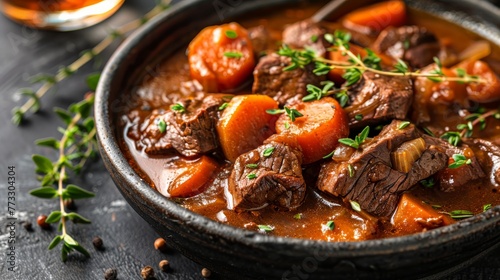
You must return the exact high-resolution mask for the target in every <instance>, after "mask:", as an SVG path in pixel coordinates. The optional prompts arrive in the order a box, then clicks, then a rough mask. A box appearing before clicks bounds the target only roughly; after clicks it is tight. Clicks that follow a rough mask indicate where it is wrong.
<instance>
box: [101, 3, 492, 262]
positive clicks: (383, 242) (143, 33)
mask: <svg viewBox="0 0 500 280" xmlns="http://www.w3.org/2000/svg"><path fill="white" fill-rule="evenodd" d="M201 1H204V0H183V1H180V2H179V3H177V4H175V5H173V6H172V7H171V8H170V9H168V10H167V11H165V12H163V13H162V14H161V15H159V16H157V17H155V18H154V19H152V20H150V21H149V22H147V23H146V24H145V25H143V26H142V27H141V28H140V29H138V30H137V31H135V32H134V33H133V34H131V35H130V36H129V37H128V38H127V39H126V40H125V41H124V42H123V43H122V44H121V45H120V46H119V47H118V48H117V50H116V51H115V52H114V53H113V55H112V56H111V58H110V59H109V61H108V62H107V64H106V66H105V68H104V70H103V72H102V75H101V79H100V81H99V84H98V87H97V90H96V98H95V105H94V112H95V120H96V127H97V135H98V140H99V141H98V142H99V147H100V152H101V156H102V157H106V158H108V159H109V163H110V164H112V165H113V167H114V168H116V169H117V170H121V173H122V174H121V175H122V176H123V178H124V179H125V180H126V181H127V183H128V186H127V188H129V189H130V191H132V192H134V193H136V194H141V195H142V196H143V197H144V198H145V199H146V200H145V201H144V202H145V203H149V204H150V205H154V206H157V207H159V208H161V209H162V210H163V211H166V212H168V214H169V217H172V218H175V219H179V220H181V221H182V222H183V223H184V224H185V225H186V226H188V227H190V228H191V229H193V230H200V231H203V232H205V233H208V234H210V235H214V236H218V237H221V238H225V239H227V240H236V241H238V242H239V243H241V244H244V245H246V246H252V247H267V246H270V245H273V244H280V245H286V246H287V248H289V249H290V251H292V253H293V250H292V248H293V249H298V248H301V250H302V251H309V252H311V253H312V252H313V251H314V252H317V250H318V249H319V250H320V251H321V252H330V253H335V254H336V255H337V256H338V255H342V254H343V253H349V256H356V255H361V254H362V255H366V254H367V251H368V252H369V253H370V254H394V253H395V251H397V252H405V251H412V250H415V249H416V248H419V249H422V248H423V247H431V246H436V245H438V244H444V243H447V242H450V241H452V240H455V239H457V238H460V237H461V236H464V235H468V234H473V233H475V232H480V231H482V230H483V229H484V228H487V227H491V226H493V225H494V224H497V223H499V221H500V205H499V206H495V207H493V208H492V209H490V210H488V211H486V212H483V213H481V214H478V215H475V216H474V217H471V218H468V219H465V220H462V221H459V222H457V223H455V224H453V225H449V226H444V227H441V228H437V229H434V230H430V231H426V232H421V233H416V234H411V235H404V236H399V237H389V238H382V239H373V240H364V241H341V242H330V241H323V240H309V239H300V238H290V237H282V236H275V235H268V234H263V233H259V232H255V231H250V230H246V229H243V228H238V227H234V226H231V225H227V224H224V223H221V222H218V221H215V220H211V219H209V218H207V217H205V216H202V215H201V214H198V213H196V212H193V211H191V210H188V209H186V208H184V207H182V206H180V205H178V204H176V203H175V202H173V201H172V200H170V199H168V198H167V197H164V196H162V195H161V194H159V193H158V192H157V191H156V190H154V189H153V188H151V187H150V186H149V185H148V184H147V183H146V182H145V181H144V180H142V179H141V178H140V176H139V175H138V174H137V173H136V172H135V170H134V169H133V168H132V167H131V166H130V165H129V164H128V161H127V159H126V158H125V156H124V154H123V152H122V150H121V149H120V147H119V145H118V139H117V138H116V134H115V133H116V132H115V131H114V129H115V128H114V126H112V125H111V120H110V119H111V118H110V116H111V114H110V110H109V105H110V104H109V101H110V100H109V96H110V89H111V82H112V80H113V78H114V76H115V75H116V73H117V71H118V69H119V68H120V65H122V64H123V62H124V60H125V59H126V58H127V56H128V55H129V54H130V53H131V52H132V51H133V50H134V48H135V47H136V46H137V45H139V44H140V43H141V41H142V40H143V39H144V38H146V37H147V36H148V33H150V32H151V31H152V30H154V29H156V28H159V26H161V25H162V24H164V23H165V22H167V21H168V20H169V19H170V18H172V17H174V16H175V15H176V14H178V13H182V12H184V11H186V10H189V8H190V7H192V6H193V5H196V3H199V2H201ZM276 2H278V3H277V4H279V2H280V1H279V0H278V1H276ZM281 2H285V1H281ZM462 3H465V4H468V5H477V3H475V2H474V1H473V0H463V2H462ZM488 4H489V3H482V4H481V5H480V6H478V7H479V9H480V10H481V11H482V12H485V13H488V14H490V16H496V15H498V14H500V9H498V8H496V7H494V6H493V5H491V4H489V5H488ZM442 18H443V17H442ZM445 19H446V18H445ZM446 20H449V19H446ZM499 21H500V20H499ZM455 24H458V23H456V22H455ZM461 26H462V27H464V26H463V25H461ZM464 28H465V27H464ZM472 31H473V32H474V33H476V34H477V33H478V31H477V30H472ZM479 35H482V34H479ZM499 46H500V44H499ZM395 249H396V250H395Z"/></svg>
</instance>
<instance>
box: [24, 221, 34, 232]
mask: <svg viewBox="0 0 500 280" xmlns="http://www.w3.org/2000/svg"><path fill="white" fill-rule="evenodd" d="M23 227H24V229H25V230H27V231H33V225H32V224H31V222H30V221H25V222H24V224H23Z"/></svg>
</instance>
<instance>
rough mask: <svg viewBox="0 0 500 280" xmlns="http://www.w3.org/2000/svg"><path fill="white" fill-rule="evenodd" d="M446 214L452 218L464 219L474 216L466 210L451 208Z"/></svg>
mask: <svg viewBox="0 0 500 280" xmlns="http://www.w3.org/2000/svg"><path fill="white" fill-rule="evenodd" d="M447 214H448V215H450V217H451V218H453V219H465V218H470V217H472V216H474V213H472V212H471V211H468V210H453V211H451V212H449V213H447Z"/></svg>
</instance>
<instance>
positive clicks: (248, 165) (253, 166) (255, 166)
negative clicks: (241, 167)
mask: <svg viewBox="0 0 500 280" xmlns="http://www.w3.org/2000/svg"><path fill="white" fill-rule="evenodd" d="M245 166H246V168H250V169H256V168H257V167H259V165H258V164H257V163H249V164H247V165H245Z"/></svg>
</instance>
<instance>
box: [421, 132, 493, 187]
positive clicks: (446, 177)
mask: <svg viewBox="0 0 500 280" xmlns="http://www.w3.org/2000/svg"><path fill="white" fill-rule="evenodd" d="M429 139H430V141H432V142H433V144H434V145H439V146H440V147H441V148H442V149H444V150H445V151H446V155H447V156H448V158H452V157H453V155H455V154H460V155H465V156H466V157H467V158H468V159H470V160H471V162H470V164H464V165H462V166H460V167H458V168H445V169H443V170H441V171H440V172H439V173H438V174H436V177H437V185H438V187H439V189H440V190H441V191H444V192H451V191H454V190H456V189H457V188H458V187H461V186H465V185H466V184H467V183H469V182H471V181H473V180H477V179H480V178H484V177H485V176H486V174H485V173H484V171H483V168H482V167H481V165H480V164H479V161H478V159H477V157H476V156H475V154H474V152H473V150H472V149H471V148H470V147H469V146H468V145H467V144H461V145H460V146H459V147H455V146H453V145H450V144H449V143H448V142H446V141H444V140H442V139H437V138H431V137H429ZM486 142H487V141H486Z"/></svg>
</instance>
